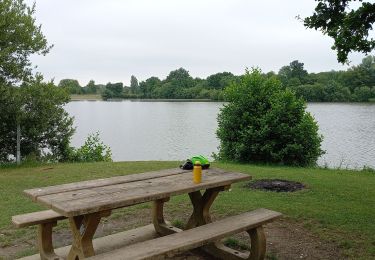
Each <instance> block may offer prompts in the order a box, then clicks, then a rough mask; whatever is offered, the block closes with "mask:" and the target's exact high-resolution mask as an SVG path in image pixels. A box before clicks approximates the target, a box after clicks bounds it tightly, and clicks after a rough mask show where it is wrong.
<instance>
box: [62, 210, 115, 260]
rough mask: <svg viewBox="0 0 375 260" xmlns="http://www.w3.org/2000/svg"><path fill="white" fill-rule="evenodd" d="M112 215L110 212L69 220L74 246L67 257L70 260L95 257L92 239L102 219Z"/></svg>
mask: <svg viewBox="0 0 375 260" xmlns="http://www.w3.org/2000/svg"><path fill="white" fill-rule="evenodd" d="M110 214H111V212H110V211H105V212H98V213H92V214H88V215H84V216H76V217H70V218H69V222H70V227H71V229H72V233H73V244H72V247H71V249H70V251H69V254H68V257H67V259H68V260H80V259H85V258H86V257H89V256H93V255H95V252H94V247H93V244H92V239H93V237H94V234H95V231H96V229H97V228H98V225H99V223H100V219H101V218H102V217H105V216H109V215H110Z"/></svg>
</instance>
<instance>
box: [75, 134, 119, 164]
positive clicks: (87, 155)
mask: <svg viewBox="0 0 375 260" xmlns="http://www.w3.org/2000/svg"><path fill="white" fill-rule="evenodd" d="M111 157H112V152H111V148H110V147H108V146H107V145H105V144H104V143H103V142H102V141H101V140H100V137H99V133H95V134H90V135H89V136H88V137H87V139H86V141H85V143H84V145H82V146H81V147H80V148H78V149H75V148H71V151H70V156H69V159H68V160H69V161H72V162H111V161H112V158H111Z"/></svg>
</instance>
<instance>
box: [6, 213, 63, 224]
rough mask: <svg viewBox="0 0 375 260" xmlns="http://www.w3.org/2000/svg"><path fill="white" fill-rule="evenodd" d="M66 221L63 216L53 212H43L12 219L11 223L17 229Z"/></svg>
mask: <svg viewBox="0 0 375 260" xmlns="http://www.w3.org/2000/svg"><path fill="white" fill-rule="evenodd" d="M62 219H66V217H65V216H63V215H61V214H60V213H57V212H56V211H53V210H43V211H37V212H32V213H27V214H22V215H17V216H13V217H12V223H13V225H14V226H15V227H17V228H22V227H28V226H34V225H39V224H44V223H50V222H56V221H58V220H62Z"/></svg>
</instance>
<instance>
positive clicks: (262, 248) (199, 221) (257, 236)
mask: <svg viewBox="0 0 375 260" xmlns="http://www.w3.org/2000/svg"><path fill="white" fill-rule="evenodd" d="M229 188H230V186H225V187H218V188H212V189H207V190H206V191H205V193H204V194H203V195H202V194H201V193H200V191H195V192H191V193H189V197H190V200H191V203H192V204H193V214H192V215H191V216H190V219H189V221H188V223H187V225H186V229H191V228H194V227H197V226H201V225H205V224H208V223H210V222H212V220H211V216H210V212H209V210H210V207H211V206H212V204H213V202H214V200H215V199H216V197H217V195H218V194H219V192H220V191H224V190H228V189H229ZM247 233H248V234H249V236H250V241H251V242H250V243H251V250H250V252H249V253H242V252H239V251H237V250H234V249H231V248H229V247H227V246H225V245H224V244H223V243H222V242H221V241H217V242H215V243H213V244H210V245H207V246H203V247H202V248H201V249H202V250H204V251H205V252H206V253H209V254H210V255H213V256H215V257H217V258H219V259H226V260H241V259H242V260H243V259H248V260H261V259H264V257H265V253H266V238H265V235H264V231H263V228H262V227H257V228H254V229H251V230H248V231H247Z"/></svg>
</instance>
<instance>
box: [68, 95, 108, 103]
mask: <svg viewBox="0 0 375 260" xmlns="http://www.w3.org/2000/svg"><path fill="white" fill-rule="evenodd" d="M70 99H71V100H72V101H77V100H102V96H101V95H99V94H81V95H70Z"/></svg>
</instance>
